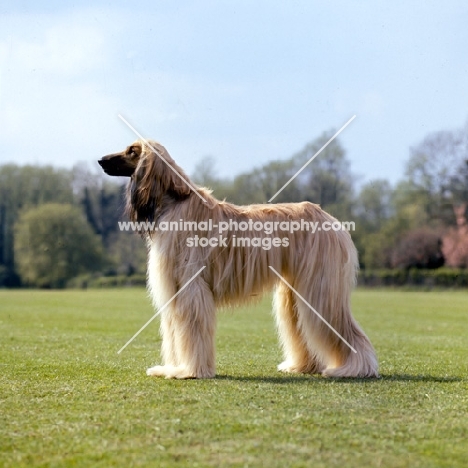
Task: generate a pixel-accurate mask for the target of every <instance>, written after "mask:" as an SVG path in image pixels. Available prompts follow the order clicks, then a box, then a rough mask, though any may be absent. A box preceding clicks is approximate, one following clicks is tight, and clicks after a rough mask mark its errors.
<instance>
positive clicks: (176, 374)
mask: <svg viewBox="0 0 468 468" xmlns="http://www.w3.org/2000/svg"><path fill="white" fill-rule="evenodd" d="M196 378H197V376H196V375H195V374H194V373H193V372H190V371H189V370H188V369H187V368H186V367H182V366H179V367H172V368H171V370H170V371H169V372H168V373H166V379H196Z"/></svg>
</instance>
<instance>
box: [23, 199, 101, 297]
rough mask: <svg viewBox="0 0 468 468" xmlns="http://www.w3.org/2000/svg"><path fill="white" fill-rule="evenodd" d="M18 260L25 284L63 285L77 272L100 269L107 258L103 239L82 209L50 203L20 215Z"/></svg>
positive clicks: (51, 286)
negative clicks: (92, 227)
mask: <svg viewBox="0 0 468 468" xmlns="http://www.w3.org/2000/svg"><path fill="white" fill-rule="evenodd" d="M15 262H16V267H17V271H18V273H19V274H20V276H21V280H22V282H23V283H26V284H27V285H31V286H37V287H42V288H63V287H65V285H66V283H67V281H68V280H70V279H71V278H73V277H75V276H77V275H80V274H83V273H86V272H92V271H97V270H100V269H101V268H102V267H103V265H104V262H105V259H104V253H103V249H102V245H101V241H100V239H99V237H98V236H97V235H95V234H94V232H93V231H92V229H91V226H90V225H89V223H88V222H87V221H86V219H85V218H84V216H83V214H82V212H81V210H80V209H79V208H77V207H75V206H72V205H69V204H57V203H49V204H44V205H41V206H39V207H37V208H32V209H29V210H27V211H25V212H22V213H21V214H20V217H19V220H18V222H17V223H16V225H15Z"/></svg>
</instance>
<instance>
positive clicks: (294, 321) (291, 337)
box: [273, 283, 323, 374]
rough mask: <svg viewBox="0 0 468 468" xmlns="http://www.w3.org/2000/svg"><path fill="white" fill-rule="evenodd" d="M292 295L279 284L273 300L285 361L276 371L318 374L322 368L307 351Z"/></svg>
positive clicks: (294, 299) (282, 284) (286, 287)
mask: <svg viewBox="0 0 468 468" xmlns="http://www.w3.org/2000/svg"><path fill="white" fill-rule="evenodd" d="M293 294H294V293H293V292H292V291H291V289H290V288H289V287H288V286H286V285H285V284H284V283H279V284H278V285H277V287H276V290H275V295H274V299H273V309H274V311H275V316H276V325H277V328H278V334H279V338H280V342H281V346H282V348H283V354H284V359H285V360H284V361H283V362H282V363H281V364H280V365H279V366H278V370H279V371H282V372H303V373H309V374H315V373H319V372H321V371H322V368H323V366H322V365H321V364H320V362H319V361H318V360H317V359H316V357H315V355H313V354H311V353H310V352H309V350H308V349H307V346H306V343H305V341H304V337H303V336H302V334H301V331H300V327H299V323H298V311H297V305H298V304H297V302H296V298H294V296H293Z"/></svg>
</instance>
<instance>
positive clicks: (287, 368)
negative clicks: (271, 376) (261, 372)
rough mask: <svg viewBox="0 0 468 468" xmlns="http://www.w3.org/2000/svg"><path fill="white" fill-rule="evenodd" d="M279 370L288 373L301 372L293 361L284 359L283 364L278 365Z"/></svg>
mask: <svg viewBox="0 0 468 468" xmlns="http://www.w3.org/2000/svg"><path fill="white" fill-rule="evenodd" d="M278 370H279V371H280V372H287V373H296V372H300V371H299V370H298V368H297V366H295V365H294V364H293V363H292V362H291V361H284V362H282V363H281V364H279V365H278Z"/></svg>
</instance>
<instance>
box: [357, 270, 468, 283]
mask: <svg viewBox="0 0 468 468" xmlns="http://www.w3.org/2000/svg"><path fill="white" fill-rule="evenodd" d="M359 284H360V285H363V286H422V287H448V288H453V287H468V270H465V269H455V268H454V269H452V268H439V269H438V270H420V269H416V268H414V269H409V270H402V269H394V270H361V271H360V273H359Z"/></svg>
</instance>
